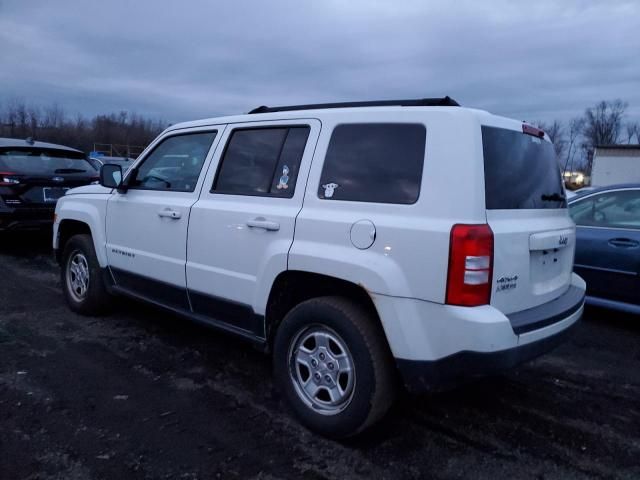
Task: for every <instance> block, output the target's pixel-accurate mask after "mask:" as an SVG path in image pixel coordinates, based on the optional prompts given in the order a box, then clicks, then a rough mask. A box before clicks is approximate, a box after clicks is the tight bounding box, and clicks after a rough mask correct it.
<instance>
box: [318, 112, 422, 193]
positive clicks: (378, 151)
mask: <svg viewBox="0 0 640 480" xmlns="http://www.w3.org/2000/svg"><path fill="white" fill-rule="evenodd" d="M426 135H427V133H426V129H425V127H424V125H420V124H413V123H356V124H344V125H338V126H337V127H336V128H335V129H334V131H333V133H332V135H331V141H330V142H329V147H328V149H327V155H326V157H325V161H324V167H323V170H322V176H321V181H320V186H319V188H318V196H319V197H320V198H322V199H331V200H351V201H356V202H375V203H399V204H411V203H415V202H416V200H417V199H418V195H419V194H420V182H421V181H422V165H423V163H424V151H425V139H426Z"/></svg>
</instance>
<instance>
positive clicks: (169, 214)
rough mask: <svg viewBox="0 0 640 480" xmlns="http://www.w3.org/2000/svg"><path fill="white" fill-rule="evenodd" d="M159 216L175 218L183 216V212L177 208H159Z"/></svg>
mask: <svg viewBox="0 0 640 480" xmlns="http://www.w3.org/2000/svg"><path fill="white" fill-rule="evenodd" d="M158 216H159V217H166V218H174V219H176V220H177V219H179V218H180V217H182V213H180V212H179V211H177V210H173V209H171V208H164V209H162V210H158Z"/></svg>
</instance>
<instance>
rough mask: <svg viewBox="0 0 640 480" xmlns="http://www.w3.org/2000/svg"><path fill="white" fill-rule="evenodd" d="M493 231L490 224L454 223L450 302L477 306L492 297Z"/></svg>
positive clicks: (448, 281) (450, 248)
mask: <svg viewBox="0 0 640 480" xmlns="http://www.w3.org/2000/svg"><path fill="white" fill-rule="evenodd" d="M492 276H493V232H492V231H491V228H489V225H487V224H482V225H462V224H459V225H454V226H453V228H452V229H451V240H450V243H449V273H448V276H447V298H446V303H447V304H449V305H460V306H465V307H475V306H478V305H486V304H488V303H489V301H490V300H491V280H492Z"/></svg>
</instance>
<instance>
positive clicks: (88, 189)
mask: <svg viewBox="0 0 640 480" xmlns="http://www.w3.org/2000/svg"><path fill="white" fill-rule="evenodd" d="M111 191H112V189H111V188H107V187H103V186H102V185H97V184H91V185H83V186H81V187H76V188H72V189H70V190H67V195H78V194H81V193H82V194H94V195H95V194H110V193H111Z"/></svg>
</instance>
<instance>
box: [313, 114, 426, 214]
mask: <svg viewBox="0 0 640 480" xmlns="http://www.w3.org/2000/svg"><path fill="white" fill-rule="evenodd" d="M389 124H391V125H393V124H395V125H420V126H421V127H422V128H424V154H423V156H422V169H421V170H420V182H419V183H418V195H416V199H415V200H414V201H413V202H411V203H398V202H370V201H367V200H343V199H334V198H322V197H321V196H320V185H321V183H322V174H323V172H324V167H325V161H326V159H327V151H328V150H329V145H330V144H331V138H332V137H333V132H334V131H335V130H336V128H338V127H340V126H342V125H389ZM428 136H429V129H428V128H427V125H426V124H425V123H424V122H405V121H401V122H394V121H392V120H388V121H381V122H365V121H359V122H355V121H354V122H342V123H336V124H335V125H334V126H333V129H332V130H331V133H330V135H329V143H327V148H326V149H325V152H324V158H323V159H322V168H321V169H320V176H319V177H318V185H317V187H316V197H317V198H318V200H329V202H350V203H354V202H355V203H366V204H374V205H397V206H401V207H408V206H411V205H415V204H416V203H418V201H419V200H420V195H421V194H422V182H423V181H424V167H425V163H426V162H427V148H428V145H429V139H428Z"/></svg>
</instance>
